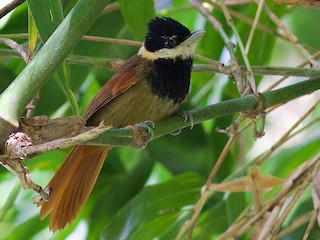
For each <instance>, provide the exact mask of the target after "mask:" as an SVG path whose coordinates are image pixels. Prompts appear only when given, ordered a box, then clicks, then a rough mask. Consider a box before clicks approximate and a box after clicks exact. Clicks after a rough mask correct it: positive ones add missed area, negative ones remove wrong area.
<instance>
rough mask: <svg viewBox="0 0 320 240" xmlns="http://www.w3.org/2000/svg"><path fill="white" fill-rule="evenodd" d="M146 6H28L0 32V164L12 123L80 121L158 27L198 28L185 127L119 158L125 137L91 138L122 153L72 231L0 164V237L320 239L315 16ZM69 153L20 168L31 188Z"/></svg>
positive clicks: (220, 5) (96, 1) (233, 7)
mask: <svg viewBox="0 0 320 240" xmlns="http://www.w3.org/2000/svg"><path fill="white" fill-rule="evenodd" d="M15 2H23V1H15ZM154 2H155V3H154ZM154 2H153V1H151V0H148V1H145V0H144V1H143V0H136V1H130V0H119V1H108V0H102V1H101V0H79V1H76V0H69V1H68V0H63V1H55V0H47V1H36V0H28V1H27V2H25V3H23V4H21V5H20V6H18V7H16V8H15V9H14V10H13V11H12V12H11V13H10V14H8V15H7V16H5V17H3V18H2V19H1V20H0V24H1V25H0V44H1V45H0V61H1V64H0V90H1V95H0V143H1V146H2V147H0V149H2V153H3V154H5V153H4V151H3V150H4V143H5V142H6V140H7V139H8V135H9V134H10V133H11V132H14V131H17V128H18V125H19V120H20V117H22V116H26V114H27V116H28V117H30V116H40V115H46V116H48V117H49V118H50V119H54V118H58V117H67V116H70V115H79V114H80V115H81V114H82V113H83V112H84V110H85V108H86V106H87V105H88V103H89V102H90V100H91V99H92V97H93V96H94V95H95V93H96V92H97V91H98V89H99V88H100V87H101V86H102V85H103V84H104V83H105V82H106V81H107V80H108V79H109V78H110V77H111V76H112V74H113V72H114V70H115V69H116V68H117V67H118V66H119V64H121V63H122V62H123V60H126V59H128V58H129V57H130V56H132V55H133V54H135V53H136V52H137V50H138V47H139V46H140V44H141V41H143V36H144V35H145V31H146V23H147V22H148V21H149V20H150V19H151V18H153V17H154V16H170V17H172V18H174V19H176V20H178V21H180V22H181V23H183V24H184V25H185V26H187V27H188V28H189V29H193V30H195V29H202V28H203V29H205V30H206V35H205V36H204V37H203V38H202V39H201V40H200V41H199V43H198V45H197V58H196V60H195V64H194V71H193V74H192V80H191V81H192V88H191V91H190V94H189V97H188V99H187V101H186V102H185V103H184V105H183V106H182V108H181V109H182V110H186V111H188V112H187V115H188V119H187V121H185V119H184V118H183V117H182V116H180V115H175V116H172V117H170V118H168V119H164V120H162V121H159V122H156V123H155V126H154V129H153V131H152V133H146V134H147V136H148V138H147V139H149V142H148V144H147V146H146V147H145V148H144V149H143V150H141V149H137V148H132V147H131V148H130V147H124V146H123V145H125V146H128V145H129V146H133V145H137V144H136V142H133V141H132V139H135V138H134V137H135V135H133V134H134V133H133V132H132V130H131V129H129V128H125V129H119V130H113V129H111V130H107V131H106V132H104V133H103V134H102V135H101V136H99V137H98V138H96V139H93V140H91V144H97V143H99V144H114V145H119V146H121V147H115V148H113V149H112V150H111V151H110V153H109V155H108V159H107V161H106V164H105V165H104V167H103V169H102V172H101V174H100V176H99V179H98V181H97V184H96V186H95V188H94V190H93V192H92V194H91V196H90V198H89V199H88V201H87V203H86V204H85V206H84V208H83V209H82V211H81V213H80V215H79V216H78V218H77V219H76V221H75V222H74V223H73V224H72V225H71V226H69V227H67V228H65V229H64V230H62V231H60V232H57V233H54V234H52V233H51V232H49V230H48V228H47V225H48V219H45V220H43V221H40V219H39V208H37V207H36V205H34V204H32V198H33V197H34V196H35V195H36V193H35V192H34V191H32V190H27V191H26V190H23V188H22V184H21V181H20V180H19V179H18V178H17V177H16V176H15V175H13V174H12V172H14V171H13V170H12V169H11V170H12V172H10V171H8V164H6V163H5V161H4V160H5V158H4V156H5V155H2V156H0V160H1V162H2V165H3V166H4V167H1V168H0V192H1V198H0V233H1V234H0V239H48V238H50V237H52V238H53V239H66V238H67V237H69V239H100V238H102V239H146V240H149V239H228V238H232V237H234V238H241V239H250V238H251V239H281V238H283V239H302V238H305V239H306V238H308V239H319V236H320V229H319V225H318V223H317V222H316V219H317V217H318V220H319V216H318V212H319V198H320V192H319V190H318V189H317V187H318V185H319V180H318V178H319V177H317V176H316V174H317V172H318V170H319V169H320V161H319V160H320V155H319V146H320V138H319V136H320V134H319V132H320V127H319V119H320V118H319V106H318V102H319V100H318V99H319V93H318V92H315V91H316V90H317V89H319V88H320V79H319V75H320V70H319V61H318V60H319V56H320V52H319V50H318V49H319V47H320V45H319V44H320V43H319V35H320V32H319V31H320V28H319V24H318V21H316V20H315V19H318V18H319V10H316V9H311V8H302V7H288V6H284V5H276V4H275V3H273V2H271V1H260V2H258V3H257V2H250V1H229V0H226V1H224V2H223V1H220V0H218V1H211V0H203V1H200V0H190V1H183V0H171V1H162V0H159V1H154ZM3 10H4V9H1V10H0V12H1V16H2V13H3ZM255 86H256V87H255ZM258 92H260V93H261V95H260V94H259V93H258ZM305 94H308V95H307V96H303V95H305ZM31 101H32V102H31ZM30 102H31V104H30ZM28 103H29V104H28ZM27 104H28V106H29V109H28V111H26V106H27ZM33 105H34V106H35V109H33V107H32V106H33ZM30 106H31V107H30ZM193 124H195V125H194V126H193V127H192V125H193ZM263 127H264V133H265V135H264V136H262V135H263V130H262V129H263ZM181 129H182V131H181V132H179V130H181ZM224 129H226V130H224ZM170 133H171V134H170ZM173 133H174V134H173ZM173 135H174V136H173ZM255 138H257V139H255ZM60 140H61V139H60ZM60 140H59V139H58V141H60ZM142 145H143V144H142ZM140 146H141V144H140ZM67 152H68V149H63V150H56V151H48V152H46V153H44V154H41V155H38V156H36V157H33V158H28V159H26V160H25V161H23V163H24V164H25V165H26V166H27V167H28V169H29V172H30V173H31V174H32V181H33V182H34V183H36V184H39V185H40V186H42V187H44V186H46V184H47V182H48V181H49V179H50V178H51V177H52V175H53V173H54V172H55V171H56V169H57V168H58V166H59V165H60V163H61V162H62V161H63V159H64V158H65V156H66V154H67ZM14 161H17V160H16V159H15V160H14ZM5 167H7V168H5ZM319 223H320V220H319Z"/></svg>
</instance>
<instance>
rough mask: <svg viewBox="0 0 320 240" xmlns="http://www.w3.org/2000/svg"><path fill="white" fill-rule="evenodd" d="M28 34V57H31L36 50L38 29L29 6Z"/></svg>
mask: <svg viewBox="0 0 320 240" xmlns="http://www.w3.org/2000/svg"><path fill="white" fill-rule="evenodd" d="M28 34H29V45H28V57H29V59H30V58H31V57H32V56H33V54H34V50H35V47H36V44H37V36H38V30H37V27H36V23H35V22H34V19H33V17H32V14H31V12H30V9H29V8H28Z"/></svg>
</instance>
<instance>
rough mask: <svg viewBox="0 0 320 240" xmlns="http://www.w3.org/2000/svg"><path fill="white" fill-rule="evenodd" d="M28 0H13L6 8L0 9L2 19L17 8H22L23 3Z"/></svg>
mask: <svg viewBox="0 0 320 240" xmlns="http://www.w3.org/2000/svg"><path fill="white" fill-rule="evenodd" d="M25 1H26V0H13V1H12V2H10V3H9V4H7V5H6V6H4V7H3V8H1V9H0V19H1V18H3V17H4V16H5V15H7V14H8V13H9V12H11V11H12V10H14V9H15V8H16V7H18V6H20V5H21V4H22V3H24V2H25Z"/></svg>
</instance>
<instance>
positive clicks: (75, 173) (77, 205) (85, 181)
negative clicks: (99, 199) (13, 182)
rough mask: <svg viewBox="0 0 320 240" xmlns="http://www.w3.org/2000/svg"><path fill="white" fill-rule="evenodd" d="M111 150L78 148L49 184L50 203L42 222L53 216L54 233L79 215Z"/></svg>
mask: <svg viewBox="0 0 320 240" xmlns="http://www.w3.org/2000/svg"><path fill="white" fill-rule="evenodd" d="M108 150H109V147H101V146H75V147H74V148H73V149H72V150H71V152H70V153H69V155H68V156H67V158H66V160H65V161H64V162H63V164H62V165H61V167H60V168H59V169H58V171H57V172H56V174H55V175H54V176H53V178H52V179H51V181H50V182H49V184H48V187H51V189H52V192H51V193H50V199H49V201H48V202H44V203H42V204H41V210H40V218H41V219H44V218H45V217H47V216H48V215H49V214H51V217H50V224H49V228H50V230H51V231H56V230H60V229H62V228H64V227H65V225H67V224H70V223H72V222H73V220H74V219H75V218H76V216H77V215H78V212H79V211H80V209H81V207H82V206H83V204H84V203H85V201H86V200H87V198H88V197H89V195H90V193H91V191H92V188H93V186H94V184H95V182H96V180H97V177H98V175H99V173H100V170H101V168H102V165H103V163H104V161H105V158H106V156H107V152H108Z"/></svg>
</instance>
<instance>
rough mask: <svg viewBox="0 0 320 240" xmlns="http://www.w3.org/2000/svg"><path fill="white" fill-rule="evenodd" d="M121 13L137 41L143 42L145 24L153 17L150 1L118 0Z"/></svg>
mask: <svg viewBox="0 0 320 240" xmlns="http://www.w3.org/2000/svg"><path fill="white" fill-rule="evenodd" d="M119 3H120V9H121V13H122V15H123V17H124V19H125V20H126V23H127V24H128V26H129V28H130V29H131V31H132V32H133V34H134V36H135V38H136V39H137V40H143V39H144V36H145V34H146V24H147V23H148V22H149V21H150V19H152V18H153V17H154V16H155V9H154V5H153V1H152V0H136V1H132V0H119Z"/></svg>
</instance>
